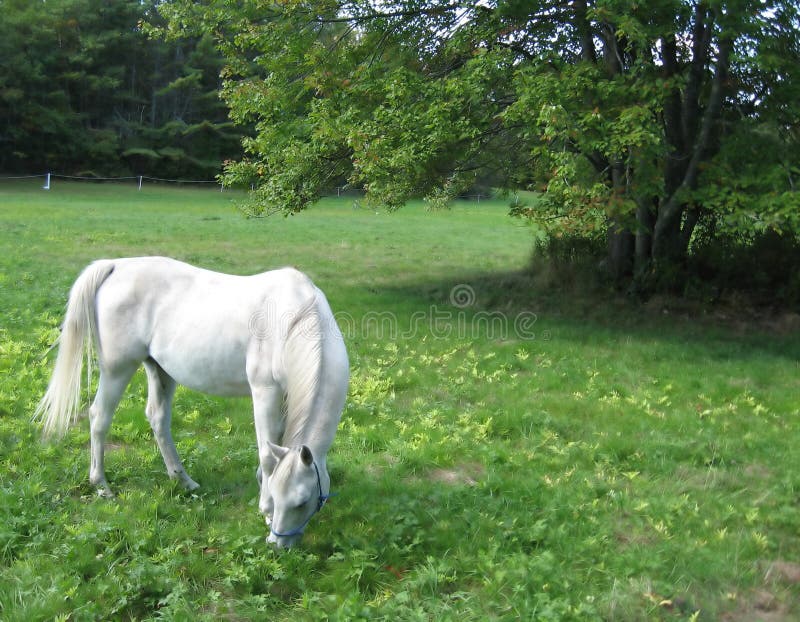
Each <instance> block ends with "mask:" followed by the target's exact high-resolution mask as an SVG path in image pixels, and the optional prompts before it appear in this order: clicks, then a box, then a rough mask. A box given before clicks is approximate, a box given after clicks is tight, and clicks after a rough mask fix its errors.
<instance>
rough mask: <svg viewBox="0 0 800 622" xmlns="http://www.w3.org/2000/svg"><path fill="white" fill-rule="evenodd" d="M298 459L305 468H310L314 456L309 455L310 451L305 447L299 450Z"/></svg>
mask: <svg viewBox="0 0 800 622" xmlns="http://www.w3.org/2000/svg"><path fill="white" fill-rule="evenodd" d="M300 459H301V460H302V461H303V464H305V465H306V466H311V465H312V464H313V463H314V456H313V455H312V454H311V450H310V449H309V448H308V447H306V446H305V445H303V446H302V447H301V448H300Z"/></svg>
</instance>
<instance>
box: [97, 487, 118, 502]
mask: <svg viewBox="0 0 800 622" xmlns="http://www.w3.org/2000/svg"><path fill="white" fill-rule="evenodd" d="M97 496H98V497H101V498H103V499H113V498H114V493H113V492H112V491H111V489H110V488H109V487H108V486H98V488H97Z"/></svg>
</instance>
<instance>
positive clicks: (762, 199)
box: [164, 0, 800, 281]
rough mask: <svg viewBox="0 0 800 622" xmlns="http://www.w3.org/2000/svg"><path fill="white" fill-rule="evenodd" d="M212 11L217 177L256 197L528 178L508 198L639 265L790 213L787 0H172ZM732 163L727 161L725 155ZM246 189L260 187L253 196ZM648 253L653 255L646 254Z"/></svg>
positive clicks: (792, 165)
mask: <svg viewBox="0 0 800 622" xmlns="http://www.w3.org/2000/svg"><path fill="white" fill-rule="evenodd" d="M164 11H165V14H166V15H167V17H168V19H169V28H171V29H172V30H173V31H177V32H183V31H185V29H187V28H188V29H189V31H191V32H213V33H214V36H215V37H216V40H217V44H218V45H219V46H220V48H221V49H222V51H223V52H224V54H225V57H226V60H227V62H228V68H227V72H226V76H225V78H226V80H225V87H224V95H225V98H226V101H227V102H228V103H229V105H230V106H231V109H232V111H233V115H234V118H236V119H239V120H244V119H248V120H252V121H253V122H255V123H256V126H257V133H256V136H255V137H253V138H252V139H251V140H248V141H247V142H246V144H245V147H246V151H247V154H246V157H245V158H244V159H243V160H242V161H240V162H237V163H232V164H231V165H230V166H229V167H228V168H227V178H228V179H229V180H230V181H231V182H233V181H238V182H246V183H248V184H251V185H254V186H255V187H256V190H255V193H254V202H255V204H256V208H255V209H256V210H258V209H262V210H263V209H272V208H274V207H275V206H280V207H281V208H283V209H284V210H286V211H287V212H296V211H298V210H301V209H303V208H304V207H305V206H307V205H308V204H310V203H311V202H313V201H315V200H316V199H317V198H318V197H319V196H320V193H321V192H322V191H323V190H324V189H325V188H328V187H331V186H332V185H334V184H342V183H345V182H346V183H348V184H350V185H351V186H354V187H362V186H363V187H364V188H365V189H366V191H367V196H368V198H370V199H371V200H373V201H374V202H376V203H381V204H384V205H387V206H389V207H398V206H400V205H402V204H403V203H404V202H405V201H407V200H408V199H409V198H411V197H418V196H427V197H428V198H429V199H430V200H431V201H432V202H433V203H434V204H442V203H446V202H447V201H448V200H449V199H452V198H453V197H455V196H458V195H459V193H462V192H463V191H464V189H465V188H469V187H470V185H471V184H473V183H475V181H476V179H478V178H480V179H482V180H483V181H484V182H486V181H491V182H492V183H493V185H496V186H501V187H505V188H508V189H512V190H519V189H525V188H528V189H535V190H540V191H542V192H543V193H544V195H543V198H542V199H541V200H539V201H537V202H536V204H535V205H528V206H526V205H517V206H516V207H515V213H517V214H518V215H522V216H525V217H528V218H531V219H533V220H535V221H536V222H537V224H538V225H539V226H540V227H546V228H548V229H549V230H551V231H552V232H554V233H555V232H561V233H569V234H572V235H574V234H585V235H589V236H593V235H596V234H597V233H598V232H600V233H602V234H604V235H607V237H608V239H609V245H608V248H609V258H608V267H609V269H610V271H611V273H612V276H614V277H616V278H623V277H626V276H629V275H630V274H631V272H632V271H633V269H634V267H635V268H636V270H637V273H638V275H639V277H641V278H642V280H645V281H647V280H650V281H657V280H658V279H659V278H661V277H662V276H663V273H664V270H667V269H668V270H673V269H674V268H675V267H676V266H677V267H680V266H681V265H683V263H684V262H685V259H686V254H687V252H688V248H689V244H690V242H691V239H692V236H693V233H694V231H695V228H696V227H697V226H698V224H705V223H707V222H708V221H715V220H725V221H726V222H727V223H728V224H729V225H730V226H731V227H734V228H736V230H737V231H739V232H743V231H753V230H754V228H755V229H760V230H763V229H764V228H765V227H771V228H777V229H781V230H789V231H794V232H796V231H797V229H796V225H797V219H798V216H797V215H798V213H800V211H798V209H797V208H798V199H797V196H798V194H797V191H796V188H795V178H796V177H797V171H798V170H799V169H798V167H799V166H800V160H798V154H799V153H800V149H798V127H797V119H798V118H800V111H799V110H798V108H797V105H798V104H797V102H798V101H800V97H798V90H797V89H798V84H800V79H798V76H797V71H798V69H797V68H798V67H800V34H798V33H800V27H799V26H800V17H799V16H798V7H797V4H796V3H795V2H790V1H787V0H770V1H769V2H761V1H760V0H759V1H755V0H720V1H718V0H713V1H706V0H703V1H700V2H688V1H686V0H670V1H669V2H663V1H661V0H659V1H658V2H636V3H629V2H616V1H614V0H588V1H587V0H581V1H578V2H572V3H567V4H565V3H562V2H519V1H516V0H493V1H491V2H452V1H451V0H425V1H423V2H419V1H416V0H415V1H405V0H399V1H397V2H389V3H375V2H372V1H371V0H309V1H307V2H285V3H272V4H267V5H264V4H262V3H258V2H248V3H238V2H230V1H229V0H210V1H209V2H206V3H203V4H202V5H197V4H196V3H191V2H186V1H184V0H176V1H174V2H171V3H169V5H168V6H167V7H165V8H164ZM742 169H744V170H745V172H746V174H745V175H741V172H742ZM259 206H260V207H259ZM662 268H663V270H662Z"/></svg>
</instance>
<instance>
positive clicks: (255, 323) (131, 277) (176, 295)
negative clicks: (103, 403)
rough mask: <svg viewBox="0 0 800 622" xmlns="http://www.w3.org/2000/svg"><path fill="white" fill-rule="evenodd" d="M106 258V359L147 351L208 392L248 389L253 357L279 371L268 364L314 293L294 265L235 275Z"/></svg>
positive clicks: (139, 356) (159, 261)
mask: <svg viewBox="0 0 800 622" xmlns="http://www.w3.org/2000/svg"><path fill="white" fill-rule="evenodd" d="M112 261H113V264H114V269H113V270H112V272H111V273H110V275H109V276H108V278H107V279H106V281H105V282H104V283H103V285H102V287H101V288H100V290H99V291H98V296H97V307H96V308H97V320H98V333H99V337H100V341H101V344H102V347H103V356H104V359H105V362H106V364H107V365H111V366H113V365H114V364H115V363H116V362H117V361H119V362H120V363H121V364H127V363H128V362H129V361H132V362H136V361H137V360H144V359H145V358H152V359H153V360H155V361H156V362H157V363H158V364H159V365H160V366H161V367H162V368H163V369H164V370H165V371H166V372H167V373H168V374H169V375H170V376H172V377H173V378H175V379H176V380H177V381H178V382H179V383H180V384H184V385H186V386H189V387H192V388H196V389H198V390H201V391H205V392H208V393H216V394H221V395H245V394H247V393H248V392H249V391H250V388H251V387H250V381H251V380H252V379H250V378H248V371H247V370H248V365H249V366H250V367H252V366H253V359H254V357H258V358H259V359H260V361H261V363H260V365H259V366H260V367H262V368H263V367H264V365H265V364H266V367H267V369H268V373H273V372H279V370H275V369H272V367H275V365H276V362H279V361H280V356H279V354H280V348H281V347H282V345H283V342H284V341H285V338H286V333H287V331H289V330H290V329H291V325H292V323H293V322H294V320H295V319H296V318H297V316H298V315H299V314H301V313H302V312H303V309H304V308H305V306H307V305H308V304H309V303H310V301H314V300H316V299H317V298H318V290H317V288H316V287H315V286H314V284H313V282H312V281H311V279H309V278H308V277H307V276H306V275H305V274H303V273H302V272H300V271H298V270H296V269H294V268H281V269H278V270H272V271H269V272H263V273H260V274H255V275H251V276H237V275H230V274H224V273H219V272H213V271H211V270H206V269H203V268H198V267H195V266H192V265H190V264H187V263H184V262H181V261H177V260H175V259H170V258H166V257H135V258H123V259H116V260H112ZM322 299H323V300H324V296H322ZM323 306H324V309H323V310H322V313H323V314H326V315H330V309H329V307H328V306H327V302H325V303H324V305H323ZM278 375H279V374H278Z"/></svg>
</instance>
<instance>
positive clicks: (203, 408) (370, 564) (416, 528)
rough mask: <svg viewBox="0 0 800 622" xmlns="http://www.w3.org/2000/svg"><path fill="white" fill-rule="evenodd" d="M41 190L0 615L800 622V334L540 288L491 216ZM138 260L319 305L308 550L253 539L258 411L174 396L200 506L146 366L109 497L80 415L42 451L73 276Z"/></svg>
mask: <svg viewBox="0 0 800 622" xmlns="http://www.w3.org/2000/svg"><path fill="white" fill-rule="evenodd" d="M39 185H40V184H38V182H37V183H12V182H3V183H2V184H0V292H1V294H0V306H2V324H1V325H0V338H1V339H2V340H1V341H0V355H1V356H2V358H0V619H2V620H8V621H13V620H20V621H22V620H24V621H29V620H51V619H62V620H65V619H69V620H94V619H123V620H133V619H136V620H144V619H156V618H163V619H175V620H197V619H205V620H220V619H227V620H248V619H269V618H272V619H292V620H315V619H320V620H321V619H340V620H352V619H387V620H455V619H458V620H460V621H465V620H485V619H541V620H625V621H628V620H654V619H655V620H659V619H660V620H689V619H696V620H718V619H722V618H724V619H728V620H732V621H737V620H753V619H759V618H762V619H769V620H791V619H797V617H799V616H800V607H799V606H798V605H797V603H798V602H800V588H799V587H798V583H797V577H796V576H795V574H796V573H797V571H798V569H799V568H800V567H798V566H797V565H796V563H797V561H798V560H800V540H799V539H798V532H799V531H800V452H799V451H798V447H799V446H800V431H798V430H800V426H799V425H798V423H799V422H798V413H800V406H798V403H799V402H798V395H800V373H798V372H800V368H799V367H798V359H799V358H800V338H799V337H798V335H797V334H796V333H784V334H770V333H765V332H763V331H760V330H759V329H758V328H757V327H755V326H747V325H729V326H726V325H719V323H717V322H715V320H714V316H713V315H709V316H707V317H705V318H699V319H688V318H682V317H679V316H676V315H674V314H670V315H664V314H662V313H661V312H660V310H659V311H658V312H656V313H653V312H650V314H649V315H648V312H647V311H646V310H643V309H640V308H634V307H632V306H630V305H629V303H626V302H624V301H623V302H620V301H618V300H615V299H614V298H613V297H610V296H607V295H598V294H596V293H587V292H584V291H581V290H580V289H578V288H576V287H573V288H572V289H570V288H569V287H564V288H560V289H558V288H557V289H554V288H552V287H545V286H543V285H542V283H546V282H548V281H552V275H547V274H533V275H531V274H528V273H525V272H524V271H523V268H525V266H527V265H528V263H529V262H528V259H529V253H530V246H531V234H530V231H529V230H528V229H527V228H526V227H525V226H523V225H522V224H521V223H520V222H519V221H515V220H512V219H510V218H508V217H507V216H506V211H507V210H506V209H505V207H504V206H503V205H502V203H499V202H497V203H494V202H484V203H481V204H480V205H476V204H474V203H472V204H460V205H457V206H455V207H454V208H453V209H452V210H451V211H448V212H434V213H429V212H426V211H425V209H424V207H423V206H422V205H421V204H419V205H409V206H408V207H406V208H405V209H404V210H402V211H400V212H398V213H395V214H387V213H384V212H377V213H376V212H375V211H374V210H366V209H363V208H354V206H353V204H352V201H351V200H325V201H322V202H321V203H320V204H319V205H317V206H315V207H314V208H312V209H311V210H309V211H308V212H306V213H304V214H302V215H299V216H295V217H291V218H282V217H273V218H268V219H263V220H246V219H244V218H242V217H241V215H240V214H239V213H238V212H237V211H236V210H235V209H234V208H233V207H232V202H233V201H235V200H237V199H241V197H237V196H236V195H235V194H232V193H219V192H214V191H209V190H193V189H176V188H160V187H152V186H151V187H148V186H146V187H145V188H144V189H143V190H142V191H141V192H137V191H136V190H135V188H134V187H123V186H116V185H113V186H112V185H85V184H84V185H71V184H67V183H63V182H59V183H57V184H54V186H53V189H52V190H51V191H49V192H45V191H42V190H40V189H39ZM143 254H166V255H171V256H174V257H178V258H180V259H184V260H187V261H191V262H194V263H197V264H200V265H202V266H204V267H208V268H212V269H217V270H221V271H231V272H237V273H250V272H256V271H261V270H265V269H268V268H272V267H278V266H282V265H295V266H297V267H299V268H301V269H303V270H305V271H306V272H308V273H309V274H310V275H311V276H312V277H313V278H314V279H315V280H316V281H317V283H318V284H319V285H320V286H321V287H322V288H323V289H324V290H325V291H326V293H327V294H328V297H329V299H330V301H331V305H332V307H333V309H334V311H335V312H336V313H337V317H338V318H339V320H340V323H341V324H342V327H343V329H344V331H345V333H346V340H347V344H348V349H349V352H350V356H351V365H352V381H351V391H350V397H349V399H348V403H347V406H346V409H345V413H344V417H343V421H342V424H341V427H340V430H339V433H338V435H337V437H336V441H335V443H334V447H333V449H332V452H331V454H330V463H331V475H332V480H333V481H332V485H333V488H334V490H335V491H337V492H338V493H339V495H338V496H336V497H335V498H333V499H332V500H331V502H330V503H329V505H327V506H326V507H325V509H324V510H323V511H322V513H321V514H320V515H318V516H317V517H315V519H314V520H313V521H312V523H311V525H310V526H309V529H308V532H307V535H306V537H305V539H304V541H303V544H302V546H301V547H300V548H298V549H296V550H292V551H289V552H282V553H277V552H275V551H273V550H271V549H270V548H268V547H267V545H266V544H265V542H264V538H265V536H266V528H265V526H264V524H263V520H262V519H261V517H260V515H259V513H258V509H257V485H256V482H255V477H254V470H255V463H256V453H255V440H254V434H253V429H252V423H251V416H250V405H249V402H248V401H247V400H222V399H217V398H213V397H208V396H204V395H200V394H197V393H193V392H190V391H188V390H180V391H179V392H178V395H177V397H176V405H175V412H176V415H175V422H174V433H175V437H176V441H177V444H178V448H179V451H180V452H181V454H182V456H183V458H184V461H185V463H186V466H187V470H188V471H189V473H190V474H191V475H192V477H194V479H196V480H197V481H199V482H200V483H201V485H202V488H201V489H200V491H199V494H191V495H187V494H185V493H183V492H182V491H180V490H178V489H177V488H175V487H174V486H173V484H172V483H171V482H170V481H169V480H168V479H167V478H166V476H165V474H164V472H163V471H164V470H163V465H162V462H161V458H160V455H159V454H158V451H157V448H156V446H155V443H154V442H153V441H152V438H151V435H150V431H149V428H148V425H147V422H146V420H145V418H144V416H143V412H142V411H143V408H144V399H145V389H144V382H143V376H142V375H141V374H140V375H138V376H137V377H136V378H135V380H134V382H133V384H132V385H131V387H130V389H129V391H128V393H127V394H126V397H125V398H124V400H123V402H122V404H121V406H120V409H119V410H118V412H117V416H116V418H115V421H114V425H113V427H112V431H111V435H110V439H109V442H110V446H109V450H108V453H107V471H108V475H109V480H110V482H111V485H112V487H113V488H114V489H115V491H116V492H117V497H116V498H115V499H114V500H110V501H109V500H104V499H99V498H97V497H95V495H94V492H93V490H92V489H91V488H90V487H89V485H88V482H87V472H88V433H87V424H86V422H85V421H83V422H82V424H81V425H79V426H77V427H76V428H75V429H74V430H73V431H72V432H71V433H70V434H69V435H68V437H67V438H66V439H65V440H64V441H63V442H60V443H58V444H52V445H47V444H42V443H41V442H39V440H38V433H37V430H36V429H35V428H34V427H33V426H31V424H30V423H29V416H30V413H31V412H32V409H33V407H34V405H35V403H36V401H37V400H38V399H39V397H40V396H41V394H42V392H43V390H44V387H45V385H46V382H47V379H48V377H49V370H50V366H51V364H52V355H50V356H49V357H44V354H45V352H46V350H47V348H48V347H49V346H50V344H51V343H52V342H53V340H54V338H55V336H56V335H57V326H58V324H59V322H60V319H61V313H62V309H63V305H64V303H65V301H66V296H67V292H68V290H69V287H70V285H71V283H72V281H73V280H74V278H75V277H76V276H77V274H78V272H79V271H80V270H81V269H82V268H83V267H84V265H86V264H87V263H88V262H89V261H91V260H92V259H96V258H98V257H103V256H105V257H108V256H122V255H143ZM463 286H468V287H469V289H467V288H465V287H463ZM454 288H457V289H454ZM459 292H460V293H461V294H465V295H466V296H467V299H463V298H458V297H457V296H456V294H458V293H459ZM451 298H452V299H451ZM462 301H466V302H471V303H472V304H469V305H466V306H458V305H454V304H453V303H454V302H455V303H458V304H459V305H460V304H461V302H462Z"/></svg>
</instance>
